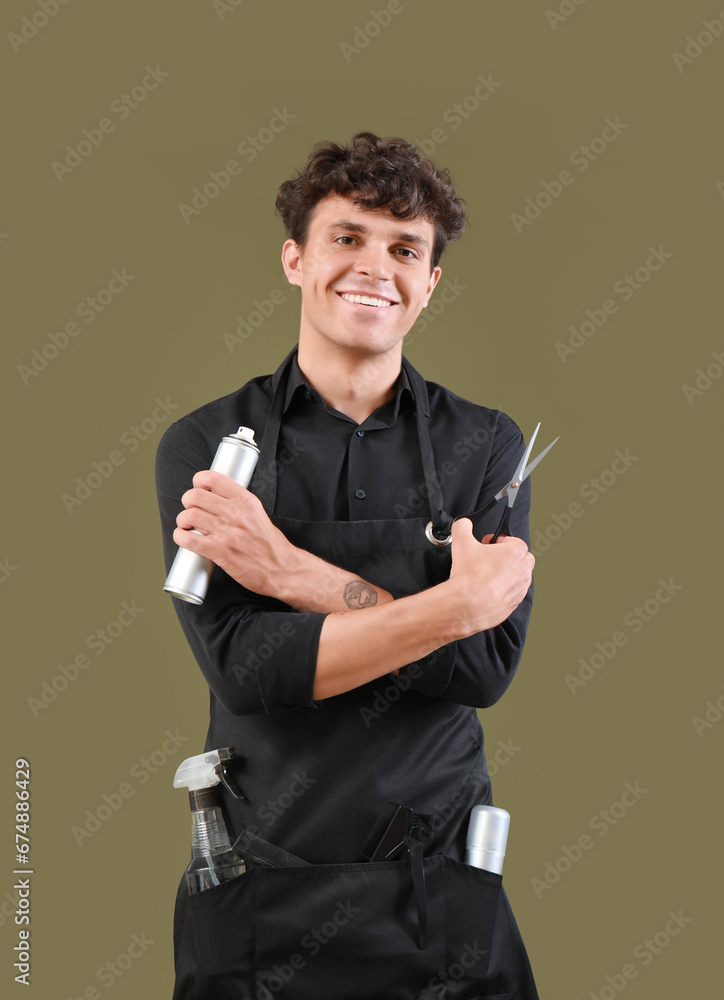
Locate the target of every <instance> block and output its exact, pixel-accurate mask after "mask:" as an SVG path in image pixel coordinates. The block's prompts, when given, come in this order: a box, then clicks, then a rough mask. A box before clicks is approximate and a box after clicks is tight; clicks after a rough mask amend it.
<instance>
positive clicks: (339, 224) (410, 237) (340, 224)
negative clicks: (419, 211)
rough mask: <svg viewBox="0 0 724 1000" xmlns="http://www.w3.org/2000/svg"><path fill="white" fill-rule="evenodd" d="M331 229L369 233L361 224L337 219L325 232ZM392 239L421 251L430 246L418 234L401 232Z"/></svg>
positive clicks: (394, 234)
mask: <svg viewBox="0 0 724 1000" xmlns="http://www.w3.org/2000/svg"><path fill="white" fill-rule="evenodd" d="M333 229H349V230H350V232H352V233H365V234H366V233H369V231H370V230H369V228H368V227H367V226H365V225H363V224H362V223H361V222H352V220H351V219H337V221H336V222H332V223H331V224H330V225H329V226H327V232H331V231H332V230H333ZM392 235H393V238H394V239H396V240H402V241H403V242H404V243H413V244H416V245H417V246H419V247H421V248H422V249H423V250H429V249H430V244H429V243H428V241H427V240H426V239H425V237H424V236H420V234H419V233H404V232H402V231H401V230H398V232H396V233H393V234H392Z"/></svg>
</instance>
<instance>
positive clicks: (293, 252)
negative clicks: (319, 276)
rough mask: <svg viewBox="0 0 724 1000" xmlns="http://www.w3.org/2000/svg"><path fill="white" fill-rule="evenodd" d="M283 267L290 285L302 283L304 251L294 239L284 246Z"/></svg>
mask: <svg viewBox="0 0 724 1000" xmlns="http://www.w3.org/2000/svg"><path fill="white" fill-rule="evenodd" d="M282 267H283V268H284V273H285V274H286V276H287V281H288V282H289V284H290V285H301V284H302V252H301V249H300V248H299V246H297V244H296V243H295V241H294V240H287V241H286V243H285V244H284V246H283V247H282Z"/></svg>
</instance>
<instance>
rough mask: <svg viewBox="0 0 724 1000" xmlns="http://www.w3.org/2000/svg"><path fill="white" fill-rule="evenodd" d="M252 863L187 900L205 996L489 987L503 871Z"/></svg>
mask: <svg viewBox="0 0 724 1000" xmlns="http://www.w3.org/2000/svg"><path fill="white" fill-rule="evenodd" d="M423 867H424V873H425V896H426V909H427V945H426V947H425V948H424V949H420V948H419V947H418V931H419V928H418V919H419V917H418V906H417V899H416V895H415V892H414V888H413V881H412V875H411V871H410V863H409V860H402V861H385V862H374V863H370V862H364V863H357V862H350V863H344V864H330V865H303V866H295V867H279V868H263V867H258V868H252V869H250V870H249V871H247V872H246V873H244V874H243V875H239V876H237V877H236V878H235V879H233V880H232V881H231V882H227V883H225V884H224V885H222V886H217V887H215V888H214V889H210V890H207V891H206V892H202V893H197V894H194V895H192V896H191V897H190V908H191V913H192V917H193V923H194V927H195V939H196V946H197V951H198V961H199V971H198V976H197V980H196V996H197V997H198V998H199V1000H217V998H218V1000H277V998H280V1000H340V998H342V997H343V998H344V1000H474V998H479V997H483V996H490V997H492V996H495V995H496V994H495V993H493V992H492V991H490V992H486V989H485V988H486V987H487V985H488V983H487V979H486V976H487V968H488V960H489V956H490V950H491V941H492V939H493V930H494V923H495V918H496V914H497V912H498V898H499V895H500V887H501V882H502V876H500V875H494V874H491V873H489V872H482V871H480V870H479V869H476V868H471V867H470V866H468V865H465V864H463V863H462V862H459V861H454V860H453V859H451V858H448V857H447V856H446V855H442V854H437V855H432V856H431V857H429V858H424V859H423Z"/></svg>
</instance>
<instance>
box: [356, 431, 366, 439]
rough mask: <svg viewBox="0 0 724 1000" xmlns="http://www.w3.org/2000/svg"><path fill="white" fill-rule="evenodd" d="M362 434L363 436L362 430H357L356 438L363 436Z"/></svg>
mask: <svg viewBox="0 0 724 1000" xmlns="http://www.w3.org/2000/svg"><path fill="white" fill-rule="evenodd" d="M364 436H365V432H364V431H357V437H358V438H363V437H364Z"/></svg>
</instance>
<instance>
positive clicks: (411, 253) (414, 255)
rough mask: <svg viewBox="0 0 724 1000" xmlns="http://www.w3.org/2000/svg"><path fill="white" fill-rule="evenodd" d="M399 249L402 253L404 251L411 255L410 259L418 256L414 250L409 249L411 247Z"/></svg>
mask: <svg viewBox="0 0 724 1000" xmlns="http://www.w3.org/2000/svg"><path fill="white" fill-rule="evenodd" d="M399 249H400V250H401V251H402V252H403V253H405V254H409V255H410V257H417V254H416V253H415V251H414V250H410V248H409V247H400V248H399Z"/></svg>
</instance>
